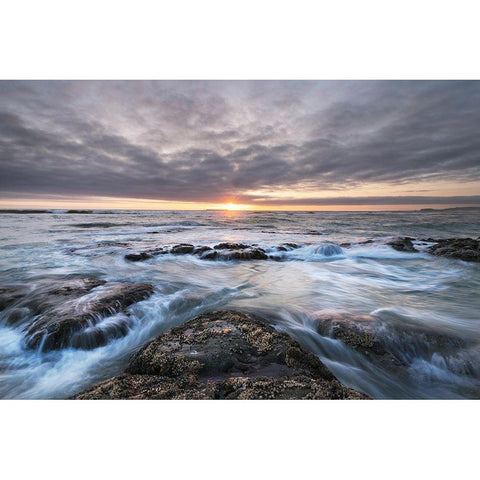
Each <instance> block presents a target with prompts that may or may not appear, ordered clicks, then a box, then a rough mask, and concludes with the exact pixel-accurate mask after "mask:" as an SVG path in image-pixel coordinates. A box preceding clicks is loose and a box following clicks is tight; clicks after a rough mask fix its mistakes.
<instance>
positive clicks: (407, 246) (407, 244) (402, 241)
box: [387, 237, 418, 252]
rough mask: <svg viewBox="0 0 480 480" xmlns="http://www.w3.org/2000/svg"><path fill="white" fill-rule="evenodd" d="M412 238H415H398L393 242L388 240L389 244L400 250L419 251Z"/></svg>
mask: <svg viewBox="0 0 480 480" xmlns="http://www.w3.org/2000/svg"><path fill="white" fill-rule="evenodd" d="M412 240H415V239H414V238H411V237H403V238H396V239H395V240H392V241H391V242H387V245H390V246H391V247H392V248H394V249H395V250H398V251H399V252H418V250H417V249H416V248H415V247H414V246H413V243H412Z"/></svg>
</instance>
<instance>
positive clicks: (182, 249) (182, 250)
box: [170, 243, 194, 255]
mask: <svg viewBox="0 0 480 480" xmlns="http://www.w3.org/2000/svg"><path fill="white" fill-rule="evenodd" d="M193 249H194V246H193V245H190V244H189V243H181V244H180V245H175V246H174V247H172V250H170V253H173V254H174V255H185V254H187V253H192V252H193Z"/></svg>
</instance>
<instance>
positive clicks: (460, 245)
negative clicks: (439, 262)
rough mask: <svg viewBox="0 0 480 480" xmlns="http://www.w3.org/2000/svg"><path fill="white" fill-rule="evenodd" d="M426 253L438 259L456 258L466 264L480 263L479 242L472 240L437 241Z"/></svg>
mask: <svg viewBox="0 0 480 480" xmlns="http://www.w3.org/2000/svg"><path fill="white" fill-rule="evenodd" d="M428 252H429V253H431V254H433V255H437V256H439V257H448V258H458V259H460V260H464V261H466V262H480V241H479V240H474V239H473V238H448V239H445V240H438V243H437V244H436V245H433V246H431V247H429V248H428Z"/></svg>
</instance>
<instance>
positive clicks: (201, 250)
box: [192, 246, 212, 255]
mask: <svg viewBox="0 0 480 480" xmlns="http://www.w3.org/2000/svg"><path fill="white" fill-rule="evenodd" d="M209 251H212V247H207V246H202V247H195V249H194V250H193V252H192V253H193V254H194V255H202V254H204V253H205V252H209Z"/></svg>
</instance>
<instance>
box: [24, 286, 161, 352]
mask: <svg viewBox="0 0 480 480" xmlns="http://www.w3.org/2000/svg"><path fill="white" fill-rule="evenodd" d="M75 282H76V283H75V284H73V285H72V284H71V282H70V284H69V283H68V282H66V283H65V284H63V285H61V286H57V287H54V288H51V289H50V290H46V289H43V290H42V289H40V291H35V292H33V294H32V295H29V296H27V297H26V298H25V300H24V301H23V303H22V302H20V304H19V306H24V307H27V308H29V309H30V312H31V314H32V315H35V316H36V318H35V320H34V321H33V323H31V324H29V325H28V326H27V327H26V329H25V335H26V337H25V341H26V346H27V347H28V348H30V349H38V348H40V349H41V350H43V351H49V350H58V349H61V348H65V347H73V348H81V349H91V348H96V347H98V346H100V345H104V344H106V343H107V342H108V341H109V340H110V339H112V338H118V337H120V336H123V335H125V334H126V333H127V331H128V328H129V324H130V321H129V318H128V315H123V316H122V315H119V316H118V317H117V318H116V319H115V321H111V322H107V323H103V321H104V317H111V316H113V315H115V314H118V313H120V312H124V310H125V309H126V308H127V307H129V306H130V305H132V304H133V303H136V302H139V301H141V300H145V299H146V298H147V297H149V296H150V295H151V294H152V293H153V286H152V285H150V284H146V283H120V282H108V283H106V282H105V281H101V280H96V279H82V280H76V281H75Z"/></svg>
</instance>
